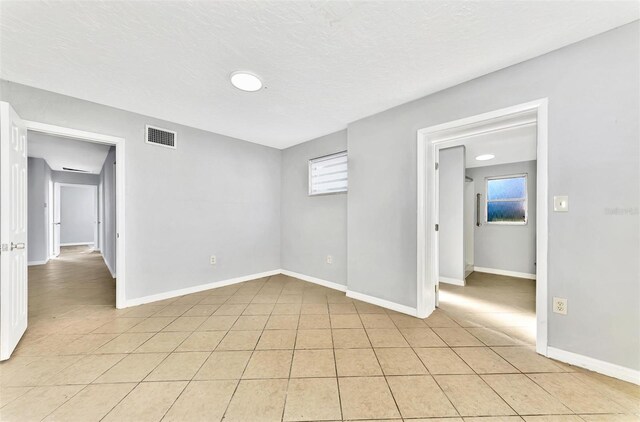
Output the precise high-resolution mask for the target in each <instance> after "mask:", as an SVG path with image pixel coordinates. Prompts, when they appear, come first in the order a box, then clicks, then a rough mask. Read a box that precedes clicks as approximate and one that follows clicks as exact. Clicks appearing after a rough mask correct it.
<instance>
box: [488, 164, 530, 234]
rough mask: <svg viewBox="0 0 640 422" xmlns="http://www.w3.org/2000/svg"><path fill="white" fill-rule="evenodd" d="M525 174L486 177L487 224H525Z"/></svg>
mask: <svg viewBox="0 0 640 422" xmlns="http://www.w3.org/2000/svg"><path fill="white" fill-rule="evenodd" d="M527 205H528V204H527V175H526V174H518V175H513V176H502V177H488V178H487V210H486V217H487V223H489V224H527Z"/></svg>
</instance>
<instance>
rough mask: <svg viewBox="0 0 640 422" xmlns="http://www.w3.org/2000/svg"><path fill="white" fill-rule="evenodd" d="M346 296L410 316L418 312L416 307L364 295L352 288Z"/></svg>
mask: <svg viewBox="0 0 640 422" xmlns="http://www.w3.org/2000/svg"><path fill="white" fill-rule="evenodd" d="M347 297H350V298H352V299H357V300H360V301H362V302H367V303H370V304H372V305H377V306H380V307H383V308H386V309H391V310H392V311H396V312H400V313H403V314H407V315H411V316H416V315H417V314H418V312H417V310H416V308H412V307H410V306H406V305H400V304H399V303H395V302H390V301H388V300H384V299H379V298H377V297H373V296H369V295H365V294H364V293H358V292H354V291H353V290H347Z"/></svg>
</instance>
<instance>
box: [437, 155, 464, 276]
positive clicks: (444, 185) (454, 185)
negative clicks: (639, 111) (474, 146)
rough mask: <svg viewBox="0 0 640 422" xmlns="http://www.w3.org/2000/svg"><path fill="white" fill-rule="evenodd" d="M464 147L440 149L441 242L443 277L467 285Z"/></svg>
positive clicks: (440, 263)
mask: <svg viewBox="0 0 640 422" xmlns="http://www.w3.org/2000/svg"><path fill="white" fill-rule="evenodd" d="M464 160H465V150H464V147H463V146H459V147H454V148H446V149H441V150H440V156H439V158H438V163H439V167H438V168H439V170H438V175H439V182H440V189H439V191H438V193H439V197H440V198H439V205H440V215H439V218H438V224H439V228H438V241H439V252H440V253H439V260H438V261H439V271H440V277H441V278H440V281H441V282H445V283H446V282H447V280H443V278H442V277H445V278H448V279H451V280H449V282H451V281H453V282H455V281H457V282H458V283H461V284H464V266H465V264H464V166H465V161H464Z"/></svg>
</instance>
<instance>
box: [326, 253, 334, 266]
mask: <svg viewBox="0 0 640 422" xmlns="http://www.w3.org/2000/svg"><path fill="white" fill-rule="evenodd" d="M327 264H333V257H332V256H331V255H327Z"/></svg>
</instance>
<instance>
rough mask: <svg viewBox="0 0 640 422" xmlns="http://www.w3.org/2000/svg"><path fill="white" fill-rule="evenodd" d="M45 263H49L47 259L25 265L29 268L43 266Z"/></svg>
mask: <svg viewBox="0 0 640 422" xmlns="http://www.w3.org/2000/svg"><path fill="white" fill-rule="evenodd" d="M47 262H49V259H45V260H44V261H29V262H27V265H28V266H30V267H31V266H33V265H45V264H46V263H47Z"/></svg>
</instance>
